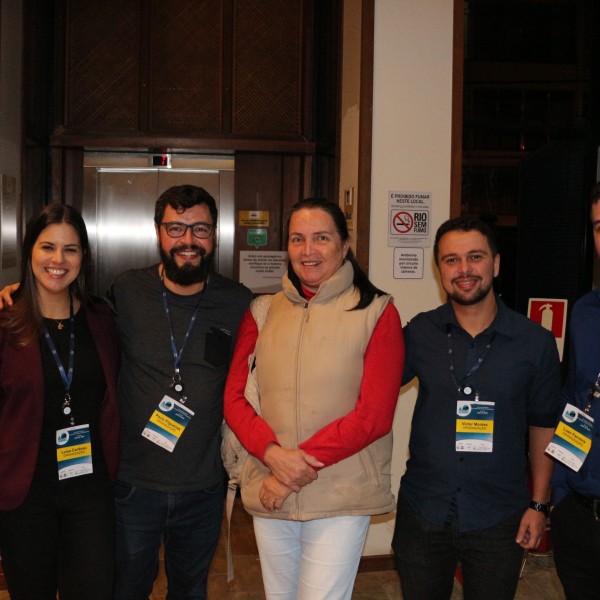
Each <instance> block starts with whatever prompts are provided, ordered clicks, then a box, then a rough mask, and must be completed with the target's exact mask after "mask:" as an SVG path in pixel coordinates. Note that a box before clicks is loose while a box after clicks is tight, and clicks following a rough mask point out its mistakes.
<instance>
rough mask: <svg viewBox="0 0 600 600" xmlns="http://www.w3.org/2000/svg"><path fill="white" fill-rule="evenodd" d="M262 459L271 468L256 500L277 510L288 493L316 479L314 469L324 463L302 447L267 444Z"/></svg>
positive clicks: (271, 509)
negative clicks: (301, 448)
mask: <svg viewBox="0 0 600 600" xmlns="http://www.w3.org/2000/svg"><path fill="white" fill-rule="evenodd" d="M263 462H264V463H265V465H267V467H269V469H270V470H271V474H270V475H268V476H267V477H266V478H265V479H264V481H263V483H262V486H261V488H260V492H259V498H260V503H261V504H262V505H263V506H264V508H265V509H266V510H268V511H270V512H273V511H276V510H279V509H280V508H281V507H282V506H283V503H284V502H285V500H286V498H287V497H288V496H289V495H290V494H291V493H292V492H299V491H300V490H301V489H302V488H303V487H304V486H305V485H308V484H309V483H312V482H313V481H314V480H315V479H317V477H318V474H317V471H316V470H315V469H317V468H320V467H323V466H325V465H324V463H322V462H321V461H319V460H317V459H316V458H315V457H314V456H312V455H310V454H308V453H306V452H304V450H290V449H286V448H282V447H281V446H278V445H277V444H274V443H271V444H269V445H268V446H267V449H266V450H265V454H264V456H263Z"/></svg>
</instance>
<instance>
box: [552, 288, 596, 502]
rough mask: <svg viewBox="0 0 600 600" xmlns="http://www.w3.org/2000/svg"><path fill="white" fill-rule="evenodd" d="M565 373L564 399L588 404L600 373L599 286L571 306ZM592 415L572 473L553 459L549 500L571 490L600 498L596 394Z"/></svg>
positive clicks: (584, 406)
mask: <svg viewBox="0 0 600 600" xmlns="http://www.w3.org/2000/svg"><path fill="white" fill-rule="evenodd" d="M569 349H570V352H569V373H568V375H567V380H566V382H565V386H564V388H563V392H562V397H561V401H562V406H564V405H565V404H566V403H567V402H570V403H571V404H574V405H575V406H577V407H578V408H580V409H582V410H583V409H585V408H586V406H587V405H588V398H589V390H590V388H591V387H593V385H594V382H595V381H596V378H597V377H598V373H600V290H598V289H596V290H593V291H591V292H589V293H588V294H586V295H585V296H583V297H582V298H580V299H579V300H578V301H577V302H576V303H575V306H574V307H573V312H572V314H571V323H570V348H569ZM589 414H590V416H591V417H592V418H593V419H594V428H593V430H592V447H591V449H590V452H589V454H588V456H587V458H586V459H585V462H584V463H583V466H582V467H581V469H579V471H578V472H577V473H576V472H575V471H573V470H571V469H569V468H568V467H566V466H564V465H563V464H562V463H559V462H557V463H556V466H555V468H554V476H553V478H552V503H553V504H558V502H560V500H562V499H563V498H564V497H565V496H566V495H568V494H569V493H570V492H571V490H575V491H576V492H579V493H580V494H584V495H585V496H593V497H595V498H600V398H599V399H595V400H594V401H593V402H592V406H591V409H590V413H589Z"/></svg>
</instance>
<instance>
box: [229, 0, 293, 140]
mask: <svg viewBox="0 0 600 600" xmlns="http://www.w3.org/2000/svg"><path fill="white" fill-rule="evenodd" d="M303 27H304V2H302V0H263V1H261V2H257V1H256V0H236V1H235V4H234V32H233V44H234V47H233V52H234V57H233V107H232V133H233V134H234V135H261V136H262V135H264V134H265V132H268V133H269V135H272V136H299V135H301V134H302V90H303V76H302V74H303V68H304V64H303V51H304V48H303V43H302V39H303V33H304V31H303Z"/></svg>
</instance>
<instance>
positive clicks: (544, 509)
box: [529, 500, 550, 516]
mask: <svg viewBox="0 0 600 600" xmlns="http://www.w3.org/2000/svg"><path fill="white" fill-rule="evenodd" d="M529 508H533V510H537V511H538V512H541V513H544V514H545V515H546V516H548V515H549V514H550V505H549V504H542V503H541V502H536V501H535V500H531V501H530V502H529Z"/></svg>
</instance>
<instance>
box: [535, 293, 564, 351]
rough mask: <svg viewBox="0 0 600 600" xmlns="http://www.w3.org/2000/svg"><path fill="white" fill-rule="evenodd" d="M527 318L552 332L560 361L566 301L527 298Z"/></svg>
mask: <svg viewBox="0 0 600 600" xmlns="http://www.w3.org/2000/svg"><path fill="white" fill-rule="evenodd" d="M527 316H528V317H529V318H530V319H531V320H532V321H535V322H536V323H539V324H540V325H541V326H542V327H545V328H546V329H548V331H551V332H552V335H553V336H554V337H555V338H556V345H557V346H558V352H559V354H560V358H561V360H562V354H563V348H564V341H565V331H566V328H567V300H562V299H556V298H529V306H528V308H527Z"/></svg>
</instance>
